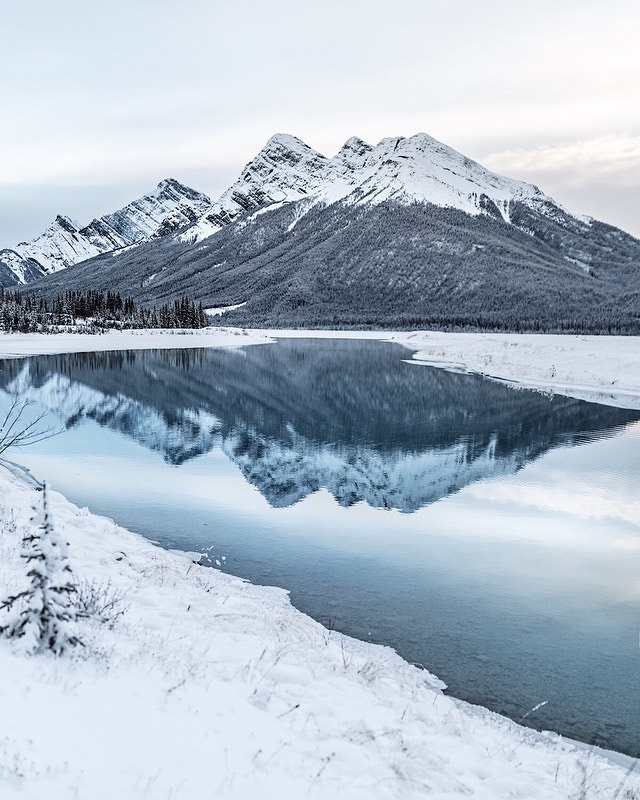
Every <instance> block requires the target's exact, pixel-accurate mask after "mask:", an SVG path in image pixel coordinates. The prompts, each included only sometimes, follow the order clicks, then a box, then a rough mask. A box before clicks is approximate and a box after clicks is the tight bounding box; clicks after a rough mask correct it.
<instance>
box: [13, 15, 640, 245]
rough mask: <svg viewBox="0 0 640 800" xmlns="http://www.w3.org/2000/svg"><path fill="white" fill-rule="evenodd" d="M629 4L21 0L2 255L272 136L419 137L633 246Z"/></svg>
mask: <svg viewBox="0 0 640 800" xmlns="http://www.w3.org/2000/svg"><path fill="white" fill-rule="evenodd" d="M639 30H640V2H639V1H638V0H608V2H607V3H605V2H604V0H581V1H580V2H578V1H577V0H537V1H536V2H535V3H524V2H516V1H514V0H509V1H508V2H507V0H483V1H480V0H394V2H390V1H386V2H379V1H377V0H339V1H338V0H325V2H322V3H309V2H304V0H295V2H294V0H271V2H268V3H264V2H258V1H257V0H245V1H244V2H242V1H241V0H238V2H236V3H234V4H232V3H229V2H228V0H226V1H225V2H224V3H223V2H218V0H179V1H178V0H127V1H126V2H125V1H124V0H111V2H109V3H108V4H103V3H87V2H85V1H84V0H83V1H82V2H81V1H80V0H58V1H57V2H55V3H54V2H51V0H21V2H20V3H12V4H8V3H6V4H4V7H3V11H2V46H1V47H0V70H1V71H0V101H1V109H2V111H1V114H0V247H2V246H11V245H14V244H16V243H17V242H18V241H21V240H24V239H30V238H32V237H33V236H35V235H36V234H38V233H39V232H41V231H42V229H43V228H44V227H45V226H46V225H47V224H48V223H49V222H50V221H51V220H52V219H53V218H54V217H55V215H56V214H57V213H64V214H68V215H69V216H71V217H73V218H75V219H77V220H78V221H79V222H81V223H83V224H86V223H88V222H89V221H90V220H91V219H92V218H93V217H95V216H99V215H101V214H104V213H106V212H108V211H113V210H115V209H116V208H118V207H120V206H122V205H124V204H125V203H127V202H128V201H130V200H132V199H134V198H135V197H137V196H139V195H141V194H144V193H145V192H147V191H149V190H150V189H151V188H153V186H155V185H156V184H157V183H158V181H159V180H161V179H162V178H164V177H169V176H170V177H174V178H177V179H178V180H181V181H182V182H184V183H187V184H189V185H191V186H193V187H194V188H196V189H199V190H201V191H204V192H206V193H207V194H209V195H211V196H212V197H213V198H214V199H215V198H216V197H217V196H218V195H219V194H220V193H221V192H222V191H223V190H224V189H225V188H227V186H228V185H229V184H230V183H231V182H232V181H233V180H234V179H235V178H236V177H237V176H238V174H239V173H240V170H241V168H242V166H243V165H244V164H245V163H246V162H247V161H249V159H251V158H252V157H253V156H254V155H255V154H256V153H257V152H258V151H259V150H260V148H261V147H262V146H263V145H264V144H265V142H266V141H267V139H268V138H269V137H270V136H271V135H272V134H273V133H276V132H282V133H291V134H294V135H296V136H298V137H300V138H301V139H303V140H304V141H306V142H307V143H308V144H309V145H311V146H312V147H314V148H316V149H317V150H319V151H320V152H322V153H325V154H326V155H333V154H334V153H335V152H336V151H337V150H338V149H339V148H340V146H341V145H342V144H343V142H344V141H345V140H346V139H348V138H349V137H350V136H352V135H357V136H360V137H361V138H363V139H365V140H367V141H369V142H371V143H376V142H377V141H379V140H380V139H382V138H383V137H385V136H400V135H402V136H410V135H412V134H414V133H417V132H419V131H425V132H426V133H428V134H430V135H431V136H434V137H435V138H437V139H440V140H441V141H443V142H445V143H446V144H448V145H450V146H452V147H455V148H456V149H457V150H460V151H461V152H463V153H465V154H466V155H468V156H470V157H471V158H474V159H476V160H478V161H480V162H481V163H483V164H484V165H485V166H487V167H489V168H491V169H494V170H495V171H497V172H501V173H503V174H505V175H509V176H511V177H514V178H519V179H523V180H529V181H532V182H533V183H536V184H537V185H539V186H540V187H541V188H542V189H543V190H544V191H545V192H546V193H547V194H550V195H551V196H552V197H554V198H555V199H556V200H558V201H559V202H560V203H562V204H563V205H565V206H566V207H567V208H569V209H570V210H572V211H575V212H577V213H584V214H591V215H593V216H595V217H597V218H598V219H602V220H603V221H605V222H610V223H612V224H614V225H617V226H619V227H622V228H624V229H625V230H627V231H629V232H631V233H633V234H634V235H636V236H640V46H638V31H639Z"/></svg>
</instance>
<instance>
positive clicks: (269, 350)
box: [0, 339, 640, 755]
mask: <svg viewBox="0 0 640 800" xmlns="http://www.w3.org/2000/svg"><path fill="white" fill-rule="evenodd" d="M407 360H409V361H410V352H409V351H408V350H406V349H403V348H401V347H399V346H398V345H392V344H388V343H382V342H374V341H358V340H314V339H308V340H305V339H291V340H287V339H283V340H280V341H278V343H277V344H269V345H259V346H252V347H247V348H244V349H238V350H204V349H198V350H169V351H126V352H111V353H86V354H72V355H64V356H46V357H45V356H43V357H34V358H31V359H20V360H9V361H3V362H0V368H1V369H0V389H2V392H3V394H2V403H3V404H4V405H6V403H7V398H8V395H7V394H6V393H7V392H18V393H19V394H20V395H21V396H23V397H28V398H30V399H31V400H33V401H34V406H33V409H32V410H33V412H35V411H36V410H39V409H42V410H45V411H46V412H47V415H48V420H49V422H48V424H49V425H51V426H57V427H60V428H63V429H64V430H63V432H62V433H61V434H60V435H59V436H55V437H53V438H51V439H48V440H46V441H44V442H42V443H40V444H38V445H36V446H34V447H31V448H29V449H25V450H23V451H21V452H20V453H14V454H13V456H12V457H13V458H14V459H15V460H17V461H19V462H20V463H22V464H24V465H26V466H27V467H29V468H30V469H31V470H32V471H33V472H34V474H35V475H36V476H38V477H40V478H47V480H49V482H50V484H51V485H52V487H53V488H54V489H57V490H59V491H61V492H62V493H63V494H65V495H66V496H67V497H68V498H69V499H71V500H73V501H74V502H76V503H78V504H80V505H86V506H88V507H89V508H90V509H91V510H92V511H95V512H98V513H102V514H105V515H107V516H109V517H112V518H113V519H114V520H116V521H117V522H118V523H120V524H122V525H124V526H126V527H128V528H130V529H131V530H134V531H138V532H139V533H142V534H143V535H145V536H147V537H149V538H151V539H152V540H154V541H156V542H158V543H159V544H161V545H162V546H163V547H168V548H181V549H185V550H195V551H199V552H202V553H203V559H204V561H205V562H206V563H210V564H212V565H213V564H215V563H216V562H219V563H220V564H221V565H222V567H223V568H224V569H225V570H226V571H229V572H231V573H233V574H237V575H241V576H243V577H246V578H248V579H250V580H251V581H253V582H255V583H264V584H273V585H277V586H282V587H284V588H286V589H288V590H289V591H290V593H291V599H292V602H293V603H294V604H295V605H296V606H297V607H298V608H300V609H301V610H302V611H304V612H306V613H308V614H310V615H311V616H313V617H314V618H316V619H318V620H319V621H321V622H322V623H324V624H325V625H327V626H329V627H331V628H334V629H337V630H339V631H342V632H344V633H347V634H350V635H353V636H356V637H358V638H362V639H367V640H370V641H372V642H378V643H383V644H388V645H391V646H392V647H394V648H395V649H396V650H397V651H398V652H399V653H400V654H401V655H402V656H403V657H405V658H406V659H407V660H409V661H411V662H413V663H416V664H420V665H423V666H424V667H425V668H427V669H429V670H430V671H431V672H433V673H435V674H436V675H438V676H439V677H440V678H442V679H443V680H444V681H445V682H446V683H447V684H448V686H449V690H448V691H449V692H450V693H451V694H453V695H454V696H456V697H460V698H462V699H465V700H469V701H470V702H473V703H478V704H481V705H483V706H487V707H488V708H491V709H493V710H495V711H499V712H501V713H504V714H506V715H508V716H510V717H511V718H513V719H515V720H517V721H521V720H522V721H524V724H528V725H531V726H534V727H536V728H541V729H552V730H555V731H558V732H560V733H563V734H566V735H569V736H572V737H574V738H577V739H581V740H583V741H586V742H594V743H597V744H600V745H602V746H604V747H610V748H613V749H618V750H621V751H623V752H626V753H628V754H631V755H638V753H639V750H640V744H639V743H640V651H639V647H638V644H639V626H640V423H639V422H638V420H640V412H636V411H629V410H624V409H616V408H612V407H608V406H603V405H597V404H592V403H585V402H582V401H578V400H573V399H570V398H565V397H560V396H549V395H546V394H543V393H539V392H534V391H529V390H516V389H513V388H510V387H508V386H506V385H503V384H501V383H498V382H493V381H488V380H484V379H482V378H480V377H478V376H473V375H460V374H454V373H450V372H447V371H444V370H439V369H435V368H430V367H425V366H421V365H416V364H411V363H407Z"/></svg>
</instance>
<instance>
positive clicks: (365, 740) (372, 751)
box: [0, 463, 640, 800]
mask: <svg viewBox="0 0 640 800" xmlns="http://www.w3.org/2000/svg"><path fill="white" fill-rule="evenodd" d="M0 497H1V498H2V499H1V501H0V520H1V522H0V537H1V538H0V547H1V555H2V557H1V559H0V576H1V585H2V587H3V590H4V592H5V593H7V594H8V593H15V592H16V591H19V590H20V589H21V588H22V587H23V585H24V584H25V581H26V578H25V574H24V573H25V569H24V564H23V563H21V562H22V559H20V556H19V553H20V546H19V541H20V538H21V535H22V532H23V530H24V528H25V526H29V525H30V522H29V520H30V516H31V513H32V512H31V508H32V506H33V505H34V504H37V503H38V501H39V499H40V497H41V494H40V493H37V492H36V491H35V489H34V485H33V482H32V481H31V480H29V478H28V476H25V475H24V474H23V473H21V471H20V470H19V469H18V468H16V467H12V466H11V464H7V463H4V464H3V465H2V466H1V467H0ZM50 507H51V514H52V519H53V523H54V525H55V526H56V530H57V531H58V532H59V533H61V534H63V536H64V538H65V539H66V540H67V541H68V543H69V556H70V562H71V566H72V569H73V572H74V576H75V580H76V581H77V582H79V583H80V584H81V585H82V586H84V587H85V592H86V587H88V586H89V587H93V588H94V589H97V593H98V595H100V594H101V593H104V594H105V596H106V597H107V598H108V597H109V595H111V596H113V595H117V596H119V597H124V600H123V601H122V603H121V604H120V605H119V606H117V607H116V609H115V610H116V611H124V613H123V614H122V615H120V616H117V618H116V619H115V620H112V621H111V622H109V621H107V622H100V621H99V619H98V618H95V619H89V620H84V621H82V622H79V623H77V633H78V634H79V636H80V637H81V639H82V641H83V643H84V646H82V647H78V648H76V650H75V651H74V652H71V653H70V654H68V655H63V656H62V657H59V658H55V657H53V656H51V655H47V654H38V655H31V656H29V655H25V654H23V653H21V651H20V647H19V644H14V643H13V642H12V641H6V640H1V641H0V674H1V675H2V682H1V683H0V708H1V714H2V733H1V735H0V797H2V798H3V800H13V798H16V799H17V798H21V800H41V799H42V798H52V800H53V799H55V800H67V798H69V799H70V798H83V799H84V798H87V800H114V798H118V800H128V799H129V798H131V800H134V799H135V800H138V798H148V800H161V799H162V800H167V798H171V800H204V798H233V799H234V800H244V799H245V798H246V799H247V800H249V798H251V799H252V800H253V798H257V797H260V798H265V800H269V799H270V798H273V799H274V800H276V799H277V800H283V798H302V797H311V798H313V797H316V798H347V799H348V800H372V798H402V799H403V800H410V799H411V798H423V797H432V798H451V797H457V796H472V797H477V798H495V800H498V799H500V800H503V799H504V798H507V797H521V798H538V799H539V800H543V799H544V798H578V797H580V798H623V797H624V798H638V797H640V777H638V776H636V775H635V773H634V772H633V771H631V768H632V767H633V764H634V762H633V761H632V760H631V759H626V758H624V757H622V756H614V755H612V756H611V757H606V756H605V755H603V754H602V753H600V752H596V751H594V750H589V749H588V748H585V747H583V746H578V745H576V744H575V743H573V742H571V741H567V740H563V739H562V738H561V737H559V736H557V735H555V734H538V733H535V732H533V731H531V730H528V729H526V728H524V727H520V726H518V725H516V724H515V723H512V722H510V721H509V720H507V719H505V718H503V717H500V716H498V715H496V714H492V713H491V712H489V711H486V710H484V709H481V708H478V707H474V706H470V705H467V704H465V703H462V702H459V701H456V700H453V699H451V698H449V697H447V696H445V695H444V694H442V692H441V686H442V684H441V683H440V682H439V681H438V680H437V678H434V677H433V676H431V675H430V674H429V673H428V672H425V671H424V670H421V669H419V668H417V667H414V666H411V665H410V664H408V663H406V662H405V661H403V660H402V659H401V658H400V657H399V656H398V655H396V654H395V653H394V652H393V651H392V650H390V649H388V648H384V647H380V646H376V645H372V644H369V643H365V642H359V641H356V640H354V639H350V638H348V637H345V636H343V635H341V634H339V633H337V632H335V631H329V630H327V629H325V628H323V627H322V626H321V625H319V624H318V623H316V622H314V621H313V620H311V619H310V618H309V617H307V616H305V615H303V614H302V613H300V612H298V611H296V610H295V609H294V608H293V607H292V606H291V605H290V603H289V601H288V598H287V594H286V592H284V591H283V590H280V589H274V588H268V587H262V586H252V585H251V584H249V583H247V582H245V581H243V580H240V579H239V578H234V577H232V576H230V575H227V574H225V573H223V572H221V571H218V570H214V569H211V568H208V567H203V566H198V565H197V564H195V563H194V561H193V558H192V557H191V556H189V555H188V554H176V553H171V552H166V551H164V550H161V549H159V548H158V547H156V546H154V545H153V544H152V543H150V542H148V541H147V540H145V539H143V538H142V537H140V536H137V535H135V534H132V533H130V532H128V531H126V530H124V529H122V528H119V527H118V526H116V525H115V524H114V523H113V522H111V521H110V520H108V519H105V518H103V517H98V516H95V515H93V514H91V513H89V512H88V511H87V509H80V508H77V507H76V506H74V505H72V504H71V503H69V502H68V501H67V500H65V499H64V498H63V497H62V496H61V495H59V494H57V493H55V492H50Z"/></svg>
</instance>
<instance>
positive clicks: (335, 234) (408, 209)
mask: <svg viewBox="0 0 640 800" xmlns="http://www.w3.org/2000/svg"><path fill="white" fill-rule="evenodd" d="M639 277H640V241H639V240H637V239H635V238H634V237H632V236H631V235H629V234H627V233H624V232H623V231H621V230H619V229H617V228H614V227H612V226H610V225H606V224H604V223H602V222H597V221H596V220H593V219H591V218H589V217H582V216H577V215H575V214H572V213H571V212H569V211H567V210H566V209H564V208H562V207H561V206H560V205H559V204H557V203H556V202H555V201H554V200H552V199H551V198H550V197H548V196H547V195H545V194H544V193H543V192H542V191H540V189H538V188H537V187H536V186H533V185H531V184H528V183H524V182H522V181H516V180H511V179H509V178H504V177H501V176H499V175H496V174H495V173H492V172H490V171H489V170H487V169H485V168H484V167H482V166H481V165H480V164H477V163H476V162H474V161H472V160H471V159H469V158H466V157H465V156H463V155H461V154H460V153H458V152H456V151H455V150H453V149H451V148H449V147H447V146H446V145H443V144H441V143H440V142H437V141H436V140H434V139H432V138H431V137H429V136H427V135H426V134H417V135H416V136H413V137H410V138H390V139H383V140H382V141H381V142H380V143H379V144H378V145H376V146H371V145H369V144H367V143H365V142H363V141H362V140H360V139H357V138H355V137H354V138H351V139H349V140H348V141H347V142H346V143H345V145H344V146H343V147H342V148H341V149H340V151H339V152H338V153H337V155H335V156H334V157H333V158H327V157H325V156H323V155H321V154H320V153H318V152H316V151H315V150H313V149H312V148H310V147H308V146H307V145H306V144H304V142H302V141H300V140H299V139H296V138H295V137H293V136H287V135H277V136H274V137H272V138H271V139H270V140H269V142H268V143H267V145H266V146H265V147H264V148H263V150H261V151H260V153H259V154H258V155H257V156H256V157H255V158H254V159H253V160H252V161H250V162H249V163H248V164H247V165H246V166H245V168H244V169H243V170H242V172H241V174H240V177H239V178H238V179H237V181H235V183H234V184H233V185H232V186H231V187H229V189H227V190H226V191H225V192H224V193H223V194H222V195H221V197H220V198H219V199H218V200H216V201H215V202H212V201H211V200H210V199H209V198H208V197H207V196H206V195H204V194H201V193H199V192H196V191H194V190H193V189H189V188H188V187H186V186H183V185H182V184H180V183H178V182H177V181H174V180H172V179H168V180H165V181H162V182H161V183H160V184H159V185H158V187H157V188H156V189H155V190H154V191H153V192H151V193H150V194H148V195H145V196H144V197H142V198H141V199H139V200H137V201H134V202H133V203H131V204H129V205H128V206H126V207H125V208H124V209H121V210H120V211H117V212H115V213H113V214H109V215H106V216H105V217H102V218H100V219H98V220H94V221H93V222H92V223H90V224H89V225H87V226H85V227H83V228H81V227H80V226H78V225H77V224H76V223H74V222H72V221H71V220H69V219H68V218H67V217H58V218H57V219H56V220H55V222H54V223H53V224H52V225H51V226H50V227H49V228H48V229H47V231H45V232H44V233H43V234H41V235H40V236H39V237H37V238H36V239H34V240H33V241H32V242H30V243H23V244H20V245H18V246H17V247H16V248H15V249H14V250H4V251H0V285H4V286H19V285H23V284H29V285H30V287H31V289H32V290H33V291H34V292H36V293H38V294H40V295H43V296H52V295H54V294H56V293H58V292H59V291H61V290H64V289H67V288H79V289H87V288H101V289H106V288H109V289H119V290H120V291H122V292H123V293H126V294H130V295H132V296H133V297H135V298H136V299H138V300H140V301H142V302H152V301H157V300H162V301H164V300H166V299H169V298H172V297H175V296H177V295H180V294H182V293H187V294H189V295H191V296H192V297H194V299H197V300H201V301H202V302H203V303H204V304H205V305H208V306H215V307H221V306H223V307H224V306H234V307H236V308H234V309H233V310H230V311H228V312H227V313H226V314H225V316H224V318H223V319H224V321H225V323H227V322H228V323H230V324H243V325H246V324H254V325H274V326H275V325H280V326H289V325H291V326H327V325H329V326H376V327H378V326H390V327H419V326H427V325H437V326H463V327H472V328H499V329H500V328H504V329H511V330H576V331H587V330H588V331H602V332H609V331H611V332H627V333H629V332H639V331H640V281H639V280H638V279H639Z"/></svg>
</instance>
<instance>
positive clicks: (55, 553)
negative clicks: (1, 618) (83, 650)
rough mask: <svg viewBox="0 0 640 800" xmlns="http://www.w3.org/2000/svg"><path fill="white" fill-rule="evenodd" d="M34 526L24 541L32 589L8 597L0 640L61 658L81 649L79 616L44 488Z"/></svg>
mask: <svg viewBox="0 0 640 800" xmlns="http://www.w3.org/2000/svg"><path fill="white" fill-rule="evenodd" d="M31 522H32V527H31V528H30V529H28V530H27V531H26V532H25V535H24V537H23V539H22V546H23V553H22V554H21V555H22V558H24V560H25V562H26V564H27V567H28V572H27V577H28V578H29V579H30V584H29V586H28V588H27V589H25V590H24V591H22V592H19V593H18V594H15V595H12V596H10V597H8V598H7V599H6V600H5V601H4V602H2V603H0V609H4V610H6V611H8V612H9V614H10V617H9V619H8V621H7V622H6V624H5V625H2V626H0V635H1V636H3V637H4V638H7V639H23V638H24V640H25V645H26V647H27V649H28V650H29V651H30V652H33V653H36V652H45V651H50V652H52V653H54V654H55V655H62V654H63V653H64V652H66V651H67V650H68V649H69V648H70V647H73V646H75V645H78V644H82V642H81V641H80V639H79V638H78V637H77V636H76V634H75V632H74V625H73V623H74V621H75V620H76V619H77V611H76V609H75V608H74V606H73V602H72V601H73V597H74V595H75V594H76V592H77V588H76V585H75V582H74V578H73V572H72V571H71V566H70V564H69V560H68V557H67V544H66V542H65V541H64V540H63V539H62V538H61V537H60V536H59V535H58V534H57V533H56V531H55V529H54V527H53V523H52V521H51V513H50V511H49V498H48V495H47V486H46V484H44V485H43V487H42V507H41V508H39V509H38V508H34V516H33V517H32V519H31Z"/></svg>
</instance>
